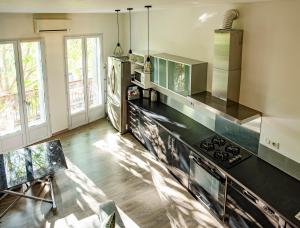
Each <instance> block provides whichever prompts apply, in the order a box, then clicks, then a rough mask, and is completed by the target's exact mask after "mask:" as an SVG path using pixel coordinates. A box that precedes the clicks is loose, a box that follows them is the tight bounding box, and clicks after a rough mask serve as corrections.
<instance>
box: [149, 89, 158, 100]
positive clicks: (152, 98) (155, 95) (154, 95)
mask: <svg viewBox="0 0 300 228" xmlns="http://www.w3.org/2000/svg"><path fill="white" fill-rule="evenodd" d="M157 97H158V95H157V91H156V90H154V89H152V90H151V97H150V99H151V101H152V102H155V101H157Z"/></svg>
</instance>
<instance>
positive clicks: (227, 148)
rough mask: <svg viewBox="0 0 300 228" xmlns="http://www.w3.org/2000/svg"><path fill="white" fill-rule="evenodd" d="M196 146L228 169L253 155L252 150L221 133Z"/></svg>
mask: <svg viewBox="0 0 300 228" xmlns="http://www.w3.org/2000/svg"><path fill="white" fill-rule="evenodd" d="M196 146H197V147H198V148H199V149H200V151H202V152H203V153H205V154H206V155H208V156H210V157H211V158H212V159H213V161H215V162H216V164H219V165H221V166H222V167H225V168H228V169H229V168H231V167H233V166H235V165H236V164H238V163H240V162H241V161H243V160H245V159H247V158H249V157H250V156H251V153H250V152H248V151H246V150H244V149H243V148H240V147H239V146H238V145H235V144H234V143H232V142H230V141H229V140H228V141H227V140H226V139H225V138H223V137H221V136H219V135H212V136H210V137H208V138H206V139H204V140H202V141H201V142H200V143H198V144H196Z"/></svg>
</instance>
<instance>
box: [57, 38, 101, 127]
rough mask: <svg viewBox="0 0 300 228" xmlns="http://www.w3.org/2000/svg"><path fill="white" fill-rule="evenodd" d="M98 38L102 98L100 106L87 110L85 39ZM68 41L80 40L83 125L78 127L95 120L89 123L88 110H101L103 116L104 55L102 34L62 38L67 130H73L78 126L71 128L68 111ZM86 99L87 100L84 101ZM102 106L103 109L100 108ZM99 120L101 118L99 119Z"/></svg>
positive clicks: (69, 111) (69, 112)
mask: <svg viewBox="0 0 300 228" xmlns="http://www.w3.org/2000/svg"><path fill="white" fill-rule="evenodd" d="M93 37H94V38H99V41H100V45H99V48H100V50H99V53H100V56H99V57H100V62H99V67H100V75H99V77H100V78H99V82H100V83H101V84H100V86H101V88H99V92H100V93H101V97H102V104H101V105H97V106H95V107H92V108H89V100H88V92H87V91H88V89H87V83H86V79H87V67H86V65H87V64H86V56H87V55H86V38H93ZM68 39H81V40H82V68H83V69H82V74H83V83H84V90H85V91H84V103H85V104H84V105H85V110H84V112H85V121H84V124H82V125H80V126H83V125H85V124H88V123H90V122H93V121H95V120H96V119H92V120H91V121H90V120H89V110H93V109H96V108H98V109H99V108H102V109H103V111H102V110H101V112H102V113H103V117H104V116H105V97H104V96H105V86H104V83H105V75H104V74H105V72H104V61H103V58H104V53H103V50H104V49H103V33H90V34H74V35H67V36H64V37H63V44H64V45H63V46H64V68H65V94H66V97H67V106H68V107H67V114H68V129H74V128H77V127H79V126H72V118H71V110H70V95H69V77H68V53H67V40H68ZM86 99H87V100H86ZM101 106H103V107H101ZM101 116H102V115H101ZM100 118H101V117H100Z"/></svg>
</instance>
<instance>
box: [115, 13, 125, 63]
mask: <svg viewBox="0 0 300 228" xmlns="http://www.w3.org/2000/svg"><path fill="white" fill-rule="evenodd" d="M115 12H116V13H117V26H118V43H117V46H116V48H115V50H114V56H117V57H119V56H122V55H123V53H124V52H123V49H122V48H121V44H120V33H119V29H120V28H119V12H120V10H119V9H116V10H115Z"/></svg>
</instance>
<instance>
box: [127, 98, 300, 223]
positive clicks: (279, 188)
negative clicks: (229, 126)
mask: <svg viewBox="0 0 300 228" xmlns="http://www.w3.org/2000/svg"><path fill="white" fill-rule="evenodd" d="M129 102H130V103H131V104H133V105H135V106H137V107H139V108H140V109H141V110H143V111H145V112H146V114H147V115H149V116H150V117H151V118H153V119H154V120H155V121H157V122H158V123H159V124H161V125H162V126H164V127H165V128H167V129H168V130H169V131H170V132H172V134H173V135H174V136H176V137H177V138H178V139H180V140H181V141H183V142H185V143H186V144H188V145H190V146H191V147H192V148H193V149H194V150H196V151H197V152H198V153H201V154H202V155H203V156H205V157H207V158H208V159H210V158H209V157H208V156H206V155H205V154H204V153H203V152H201V151H198V150H197V148H196V147H194V146H193V145H195V144H196V143H198V142H199V141H201V140H202V139H205V138H207V137H209V136H211V135H213V134H215V132H213V131H212V130H210V129H208V128H206V127H205V126H203V125H202V124H200V123H198V122H196V121H194V120H193V119H191V118H189V117H188V116H186V115H184V114H182V113H180V112H179V111H177V110H175V109H173V108H171V107H169V106H167V105H165V104H162V103H159V102H150V101H149V100H148V99H139V100H134V101H129ZM224 171H225V172H226V173H227V174H228V175H229V176H230V177H231V178H232V179H234V180H236V181H237V182H238V183H240V184H241V185H243V186H244V187H246V188H247V189H248V190H250V191H252V192H253V193H254V194H256V195H257V196H259V197H260V198H261V199H262V200H263V201H265V202H266V203H267V204H269V206H271V207H272V208H274V209H275V210H276V211H278V212H279V213H280V214H281V215H282V216H284V217H285V218H286V219H287V220H289V221H290V222H292V223H294V224H295V225H297V226H300V221H298V220H297V219H296V218H295V215H296V214H297V213H298V212H299V211H300V181H298V180H297V179H295V178H293V177H291V176H289V175H287V174H286V173H284V172H282V171H281V170H279V169H277V168H276V167H274V166H272V165H270V164H269V163H267V162H265V161H264V160H262V159H260V158H258V157H257V156H255V155H253V156H251V157H250V158H248V159H247V160H245V161H243V162H241V163H239V164H238V165H236V166H234V167H232V168H230V169H225V170H224Z"/></svg>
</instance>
